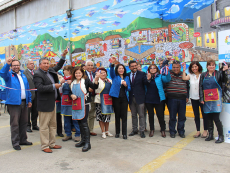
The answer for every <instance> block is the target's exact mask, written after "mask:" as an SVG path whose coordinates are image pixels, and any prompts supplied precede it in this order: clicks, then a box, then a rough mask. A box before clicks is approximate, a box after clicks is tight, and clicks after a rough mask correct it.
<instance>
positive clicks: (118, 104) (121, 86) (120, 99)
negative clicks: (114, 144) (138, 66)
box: [109, 59, 131, 139]
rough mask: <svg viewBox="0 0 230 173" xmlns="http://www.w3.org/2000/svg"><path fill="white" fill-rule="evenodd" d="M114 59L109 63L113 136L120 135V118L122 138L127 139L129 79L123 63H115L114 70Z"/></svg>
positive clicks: (117, 136)
mask: <svg viewBox="0 0 230 173" xmlns="http://www.w3.org/2000/svg"><path fill="white" fill-rule="evenodd" d="M115 63H116V59H112V62H111V64H110V77H111V78H112V81H113V83H112V86H111V89H110V92H109V95H110V96H111V97H112V99H113V108H114V112H115V129H116V135H115V138H119V137H120V120H122V135H123V139H127V114H128V113H127V111H128V101H129V93H128V92H129V91H130V90H131V85H130V80H129V77H128V76H127V73H126V68H125V66H124V65H123V64H117V65H116V67H115V70H114V66H115Z"/></svg>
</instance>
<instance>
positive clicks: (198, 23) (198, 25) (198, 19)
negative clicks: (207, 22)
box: [197, 16, 201, 28]
mask: <svg viewBox="0 0 230 173" xmlns="http://www.w3.org/2000/svg"><path fill="white" fill-rule="evenodd" d="M200 27H201V22H200V16H197V28H200Z"/></svg>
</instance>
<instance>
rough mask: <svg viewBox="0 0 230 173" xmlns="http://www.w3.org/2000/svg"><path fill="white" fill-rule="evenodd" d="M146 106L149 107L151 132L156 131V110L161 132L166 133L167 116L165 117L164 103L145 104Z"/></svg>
mask: <svg viewBox="0 0 230 173" xmlns="http://www.w3.org/2000/svg"><path fill="white" fill-rule="evenodd" d="M145 106H146V107H147V110H148V113H149V124H150V130H155V127H154V110H153V109H154V108H155V111H156V114H157V118H158V121H159V124H160V127H161V131H165V115H164V109H165V108H164V107H165V104H164V103H160V104H152V103H145Z"/></svg>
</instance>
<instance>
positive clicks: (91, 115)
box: [85, 61, 97, 136]
mask: <svg viewBox="0 0 230 173" xmlns="http://www.w3.org/2000/svg"><path fill="white" fill-rule="evenodd" d="M85 67H86V70H85V74H86V76H87V77H88V78H89V80H90V81H91V82H93V80H94V78H95V73H93V62H92V61H86V63H85ZM89 96H90V97H91V100H92V101H91V103H90V105H91V109H90V111H89V116H88V124H89V130H90V135H91V136H97V134H96V133H94V132H93V128H94V121H95V113H96V107H95V103H94V98H95V91H94V90H93V89H91V88H89Z"/></svg>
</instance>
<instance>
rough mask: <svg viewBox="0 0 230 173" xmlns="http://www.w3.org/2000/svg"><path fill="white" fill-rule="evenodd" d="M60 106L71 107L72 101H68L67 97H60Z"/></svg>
mask: <svg viewBox="0 0 230 173" xmlns="http://www.w3.org/2000/svg"><path fill="white" fill-rule="evenodd" d="M61 104H62V105H72V99H70V97H69V95H62V101H61Z"/></svg>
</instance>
